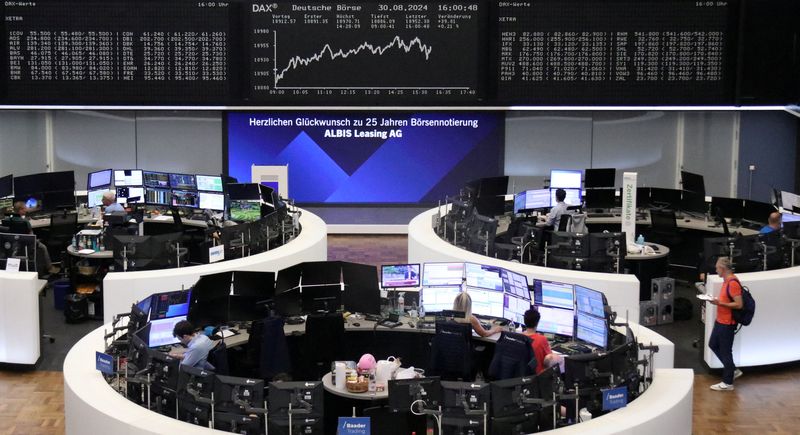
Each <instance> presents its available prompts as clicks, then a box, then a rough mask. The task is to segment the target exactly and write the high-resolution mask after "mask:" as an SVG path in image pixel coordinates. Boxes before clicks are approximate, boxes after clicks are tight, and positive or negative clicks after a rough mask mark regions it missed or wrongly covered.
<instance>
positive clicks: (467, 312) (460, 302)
mask: <svg viewBox="0 0 800 435" xmlns="http://www.w3.org/2000/svg"><path fill="white" fill-rule="evenodd" d="M453 311H461V312H463V313H464V320H463V322H465V323H466V322H469V324H470V325H472V330H473V331H475V333H476V334H478V335H480V336H481V337H488V336H490V335H494V334H497V333H500V332H501V331H502V330H503V328H501V327H500V326H498V325H494V326H492V327H491V328H489V329H484V327H483V326H482V325H481V322H480V320H478V318H477V317H475V316H473V315H472V298H471V297H470V296H469V293H467V292H461V293H459V295H458V296H456V299H455V300H454V301H453ZM456 320H458V321H462V320H461V319H456Z"/></svg>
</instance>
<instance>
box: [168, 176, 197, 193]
mask: <svg viewBox="0 0 800 435" xmlns="http://www.w3.org/2000/svg"><path fill="white" fill-rule="evenodd" d="M169 187H171V188H173V189H179V190H197V182H195V178H194V175H191V174H169Z"/></svg>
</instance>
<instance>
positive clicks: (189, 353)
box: [169, 320, 217, 371]
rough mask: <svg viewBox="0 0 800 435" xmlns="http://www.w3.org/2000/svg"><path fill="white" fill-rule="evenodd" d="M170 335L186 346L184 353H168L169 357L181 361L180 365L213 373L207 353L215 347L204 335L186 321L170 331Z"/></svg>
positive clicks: (182, 321) (177, 324)
mask: <svg viewBox="0 0 800 435" xmlns="http://www.w3.org/2000/svg"><path fill="white" fill-rule="evenodd" d="M172 335H173V336H174V337H175V338H177V339H179V340H180V341H181V344H182V345H184V346H186V352H183V353H178V352H170V353H169V355H170V356H172V357H175V358H178V359H179V360H181V364H185V365H187V366H190V367H196V368H199V369H204V370H211V371H214V366H213V365H211V363H209V362H208V361H207V359H208V352H210V351H211V349H213V348H214V346H216V345H217V343H215V342H213V341H211V339H209V338H208V337H206V336H205V335H204V334H201V333H200V332H199V331H198V330H196V329H195V327H194V325H192V324H191V322H189V321H188V320H181V321H180V322H178V323H176V324H175V328H173V329H172Z"/></svg>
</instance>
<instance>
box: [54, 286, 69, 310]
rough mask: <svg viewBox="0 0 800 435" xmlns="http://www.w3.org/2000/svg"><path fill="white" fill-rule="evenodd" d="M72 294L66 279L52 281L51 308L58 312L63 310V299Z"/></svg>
mask: <svg viewBox="0 0 800 435" xmlns="http://www.w3.org/2000/svg"><path fill="white" fill-rule="evenodd" d="M70 293H72V285H71V284H70V282H69V280H68V279H59V280H56V281H53V306H54V307H55V309H57V310H59V311H63V310H64V298H65V297H66V296H67V295H68V294H70Z"/></svg>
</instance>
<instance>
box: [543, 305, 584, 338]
mask: <svg viewBox="0 0 800 435" xmlns="http://www.w3.org/2000/svg"><path fill="white" fill-rule="evenodd" d="M536 310H537V311H539V315H540V316H541V317H540V318H539V325H538V326H537V327H536V331H538V332H542V333H545V334H557V335H565V336H567V337H572V336H573V333H574V329H575V311H574V310H570V309H564V308H553V307H544V306H537V307H536Z"/></svg>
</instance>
